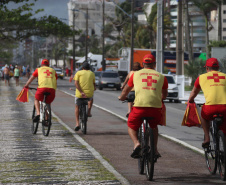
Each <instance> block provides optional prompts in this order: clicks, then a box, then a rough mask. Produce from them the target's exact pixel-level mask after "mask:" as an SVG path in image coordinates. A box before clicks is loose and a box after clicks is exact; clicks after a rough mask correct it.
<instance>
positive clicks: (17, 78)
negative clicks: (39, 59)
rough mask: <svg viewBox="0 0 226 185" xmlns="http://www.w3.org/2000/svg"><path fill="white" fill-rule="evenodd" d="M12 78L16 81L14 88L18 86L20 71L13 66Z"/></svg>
mask: <svg viewBox="0 0 226 185" xmlns="http://www.w3.org/2000/svg"><path fill="white" fill-rule="evenodd" d="M14 78H15V80H16V86H18V85H19V78H20V70H19V69H18V66H17V65H15V68H14Z"/></svg>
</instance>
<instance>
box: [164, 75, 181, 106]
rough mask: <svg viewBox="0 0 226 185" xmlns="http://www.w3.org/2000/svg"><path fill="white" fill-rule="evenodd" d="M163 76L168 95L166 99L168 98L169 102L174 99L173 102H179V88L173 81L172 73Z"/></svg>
mask: <svg viewBox="0 0 226 185" xmlns="http://www.w3.org/2000/svg"><path fill="white" fill-rule="evenodd" d="M164 76H165V77H166V78H167V80H168V96H167V97H166V99H168V100H169V101H170V102H172V101H174V102H175V103H178V102H179V90H178V85H177V84H176V83H175V80H174V77H173V75H166V74H164Z"/></svg>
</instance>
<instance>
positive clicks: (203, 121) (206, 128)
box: [201, 117, 210, 143]
mask: <svg viewBox="0 0 226 185" xmlns="http://www.w3.org/2000/svg"><path fill="white" fill-rule="evenodd" d="M201 124H202V128H203V131H204V142H203V143H209V142H210V135H209V130H210V122H209V121H208V120H206V119H204V118H203V117H201Z"/></svg>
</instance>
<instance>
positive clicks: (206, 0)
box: [191, 0, 216, 59]
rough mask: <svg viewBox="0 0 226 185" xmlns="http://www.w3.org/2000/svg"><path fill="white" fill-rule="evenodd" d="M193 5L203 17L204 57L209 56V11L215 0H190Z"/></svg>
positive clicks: (214, 5)
mask: <svg viewBox="0 0 226 185" xmlns="http://www.w3.org/2000/svg"><path fill="white" fill-rule="evenodd" d="M191 1H192V2H193V3H194V5H195V6H197V7H198V8H199V9H200V11H201V12H202V14H203V16H204V17H205V28H206V58H207V59H208V58H209V50H208V44H209V31H210V29H209V20H208V17H209V13H210V11H211V10H212V9H213V8H214V7H216V2H215V1H213V0H191Z"/></svg>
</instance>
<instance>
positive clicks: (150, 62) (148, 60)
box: [143, 54, 156, 69]
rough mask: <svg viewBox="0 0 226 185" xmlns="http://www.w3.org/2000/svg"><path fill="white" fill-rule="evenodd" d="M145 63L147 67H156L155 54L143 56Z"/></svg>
mask: <svg viewBox="0 0 226 185" xmlns="http://www.w3.org/2000/svg"><path fill="white" fill-rule="evenodd" d="M143 65H144V67H145V68H152V69H154V68H155V66H156V60H155V56H154V55H152V54H147V55H145V56H144V58H143Z"/></svg>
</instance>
